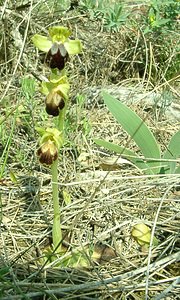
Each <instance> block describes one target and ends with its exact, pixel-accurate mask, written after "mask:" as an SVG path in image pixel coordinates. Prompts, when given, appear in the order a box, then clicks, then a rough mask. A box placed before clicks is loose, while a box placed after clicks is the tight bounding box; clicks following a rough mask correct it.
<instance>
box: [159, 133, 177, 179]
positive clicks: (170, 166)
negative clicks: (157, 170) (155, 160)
mask: <svg viewBox="0 0 180 300" xmlns="http://www.w3.org/2000/svg"><path fill="white" fill-rule="evenodd" d="M163 158H164V159H167V160H171V159H173V160H176V159H178V158H180V130H179V131H178V132H176V133H175V134H174V135H173V136H172V138H171V140H170V142H169V145H168V147H167V150H166V151H165V153H164V155H163ZM166 165H167V168H166V169H164V173H166V174H174V173H176V172H177V171H175V169H176V165H177V163H176V162H175V161H167V163H166ZM163 168H164V167H163ZM177 170H179V167H178V168H177ZM178 173H179V172H178Z"/></svg>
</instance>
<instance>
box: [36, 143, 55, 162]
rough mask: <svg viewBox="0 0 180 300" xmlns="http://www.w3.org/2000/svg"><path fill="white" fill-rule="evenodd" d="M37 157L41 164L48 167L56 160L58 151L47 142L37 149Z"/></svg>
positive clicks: (52, 144) (53, 145)
mask: <svg viewBox="0 0 180 300" xmlns="http://www.w3.org/2000/svg"><path fill="white" fill-rule="evenodd" d="M37 155H38V156H39V161H40V163H41V164H44V165H48V166H50V165H52V163H53V162H54V161H55V160H56V159H57V158H58V150H57V147H56V146H55V144H54V143H53V142H52V141H51V140H49V141H47V142H45V143H44V144H42V145H41V147H39V149H38V150H37Z"/></svg>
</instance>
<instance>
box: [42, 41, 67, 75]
mask: <svg viewBox="0 0 180 300" xmlns="http://www.w3.org/2000/svg"><path fill="white" fill-rule="evenodd" d="M68 58H69V54H68V52H67V50H66V48H65V47H64V44H62V43H57V42H55V43H53V44H52V47H51V48H50V50H49V51H48V53H47V55H46V60H45V61H46V63H47V64H48V66H49V67H50V68H51V69H55V68H57V69H59V70H63V69H64V66H65V63H66V62H67V60H68Z"/></svg>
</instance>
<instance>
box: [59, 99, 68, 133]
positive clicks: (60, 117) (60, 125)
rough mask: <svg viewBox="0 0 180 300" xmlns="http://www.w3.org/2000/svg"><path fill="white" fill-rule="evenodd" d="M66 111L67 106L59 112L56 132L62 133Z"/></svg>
mask: <svg viewBox="0 0 180 300" xmlns="http://www.w3.org/2000/svg"><path fill="white" fill-rule="evenodd" d="M66 109H67V104H66V105H65V107H64V108H63V109H62V110H60V112H59V117H58V130H59V131H61V132H62V133H64V119H65V114H66Z"/></svg>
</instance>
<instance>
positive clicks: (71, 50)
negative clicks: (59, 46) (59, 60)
mask: <svg viewBox="0 0 180 300" xmlns="http://www.w3.org/2000/svg"><path fill="white" fill-rule="evenodd" d="M64 47H65V48H66V50H67V52H68V54H69V55H72V54H78V53H80V52H81V51H82V44H81V42H80V41H79V40H69V41H67V42H65V43H64Z"/></svg>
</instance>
